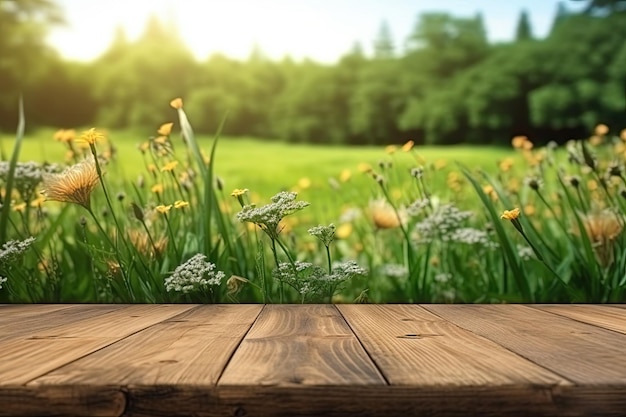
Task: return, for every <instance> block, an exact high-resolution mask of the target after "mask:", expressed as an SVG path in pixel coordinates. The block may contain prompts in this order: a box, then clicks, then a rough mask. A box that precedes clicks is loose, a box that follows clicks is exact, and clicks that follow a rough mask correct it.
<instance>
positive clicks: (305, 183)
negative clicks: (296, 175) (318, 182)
mask: <svg viewBox="0 0 626 417" xmlns="http://www.w3.org/2000/svg"><path fill="white" fill-rule="evenodd" d="M298 187H300V188H301V189H303V190H306V189H308V188H310V187H311V180H310V179H309V178H308V177H303V178H300V179H299V180H298Z"/></svg>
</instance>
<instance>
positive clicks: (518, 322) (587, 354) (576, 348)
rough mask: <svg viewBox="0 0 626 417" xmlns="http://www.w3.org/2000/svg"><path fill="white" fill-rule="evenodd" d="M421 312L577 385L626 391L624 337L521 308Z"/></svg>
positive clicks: (475, 307)
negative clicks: (430, 313)
mask: <svg viewBox="0 0 626 417" xmlns="http://www.w3.org/2000/svg"><path fill="white" fill-rule="evenodd" d="M425 308H426V309H427V310H429V311H432V312H434V313H436V314H437V315H439V316H440V317H443V318H445V319H446V320H449V321H451V322H453V323H455V324H457V325H459V326H460V327H463V328H464V329H467V330H470V331H472V332H474V333H476V334H478V335H481V336H483V337H486V338H488V339H490V340H493V341H495V342H496V343H498V344H500V345H502V346H504V347H506V348H507V349H510V350H511V351H513V352H515V353H517V354H519V355H521V356H523V357H525V358H527V359H529V360H531V361H533V362H535V363H536V364H538V365H541V366H543V367H545V368H547V369H549V370H551V371H553V372H555V373H557V374H559V375H562V376H563V377H565V378H567V379H569V380H570V381H573V382H575V383H576V384H587V385H609V386H610V385H621V386H624V385H626V355H625V354H624V353H625V348H624V347H625V346H626V335H623V334H619V333H615V332H612V331H608V330H605V329H602V328H599V327H596V326H592V325H589V324H584V323H580V322H578V321H575V320H571V319H569V318H565V317H560V316H557V315H555V314H550V313H546V312H543V311H539V310H537V309H534V308H530V307H526V306H523V305H428V306H425Z"/></svg>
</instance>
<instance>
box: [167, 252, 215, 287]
mask: <svg viewBox="0 0 626 417" xmlns="http://www.w3.org/2000/svg"><path fill="white" fill-rule="evenodd" d="M215 268H216V267H215V264H212V263H211V262H208V261H207V260H206V255H203V254H201V253H198V254H196V255H194V256H193V257H191V258H190V259H189V260H188V261H187V262H185V263H183V264H181V265H179V266H178V267H176V269H175V270H174V272H173V273H172V275H170V276H169V277H167V278H166V279H165V289H166V290H167V291H176V292H182V293H185V294H187V293H189V292H192V291H197V290H200V289H203V288H206V287H208V286H210V285H220V284H221V282H222V280H223V279H224V276H225V275H224V273H223V272H222V271H215Z"/></svg>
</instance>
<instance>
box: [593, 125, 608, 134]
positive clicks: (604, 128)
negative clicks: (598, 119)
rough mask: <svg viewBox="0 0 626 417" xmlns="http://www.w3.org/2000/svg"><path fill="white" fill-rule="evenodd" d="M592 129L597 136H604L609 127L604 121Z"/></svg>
mask: <svg viewBox="0 0 626 417" xmlns="http://www.w3.org/2000/svg"><path fill="white" fill-rule="evenodd" d="M593 131H594V133H595V134H596V135H598V136H605V135H606V134H607V133H609V127H608V126H607V125H605V124H604V123H600V124H599V125H597V126H596V128H595V129H594V130H593Z"/></svg>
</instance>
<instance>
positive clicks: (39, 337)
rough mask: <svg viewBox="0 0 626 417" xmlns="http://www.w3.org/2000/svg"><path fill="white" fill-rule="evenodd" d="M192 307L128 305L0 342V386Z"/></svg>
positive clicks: (23, 380)
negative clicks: (0, 353) (0, 359)
mask: <svg viewBox="0 0 626 417" xmlns="http://www.w3.org/2000/svg"><path fill="white" fill-rule="evenodd" d="M192 307H193V306H189V305H132V306H127V307H122V308H118V309H115V310H113V311H110V312H108V313H105V314H102V315H100V316H98V317H90V318H86V319H84V320H80V321H76V322H73V323H70V324H59V323H57V326H54V327H49V328H47V329H45V330H42V331H41V332H37V333H36V334H34V335H30V336H28V337H21V338H17V339H8V340H6V341H4V342H0V352H2V361H1V362H0V386H1V385H18V384H24V383H26V382H28V381H30V380H32V379H34V378H36V377H38V376H41V375H43V374H45V373H47V372H50V371H51V370H53V369H56V368H58V367H60V366H63V365H65V364H67V363H69V362H71V361H74V360H76V359H78V358H81V357H82V356H85V355H88V354H90V353H92V352H94V351H95V350H97V349H101V348H103V347H105V346H107V345H110V344H111V343H114V342H116V341H118V340H120V339H122V338H124V337H127V336H129V335H131V334H133V333H135V332H137V331H139V330H142V329H145V328H146V327H148V326H151V325H153V324H155V323H158V322H160V321H162V320H165V319H168V318H170V317H173V316H175V315H177V314H180V313H182V312H184V311H186V310H189V309H190V308H192Z"/></svg>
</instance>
